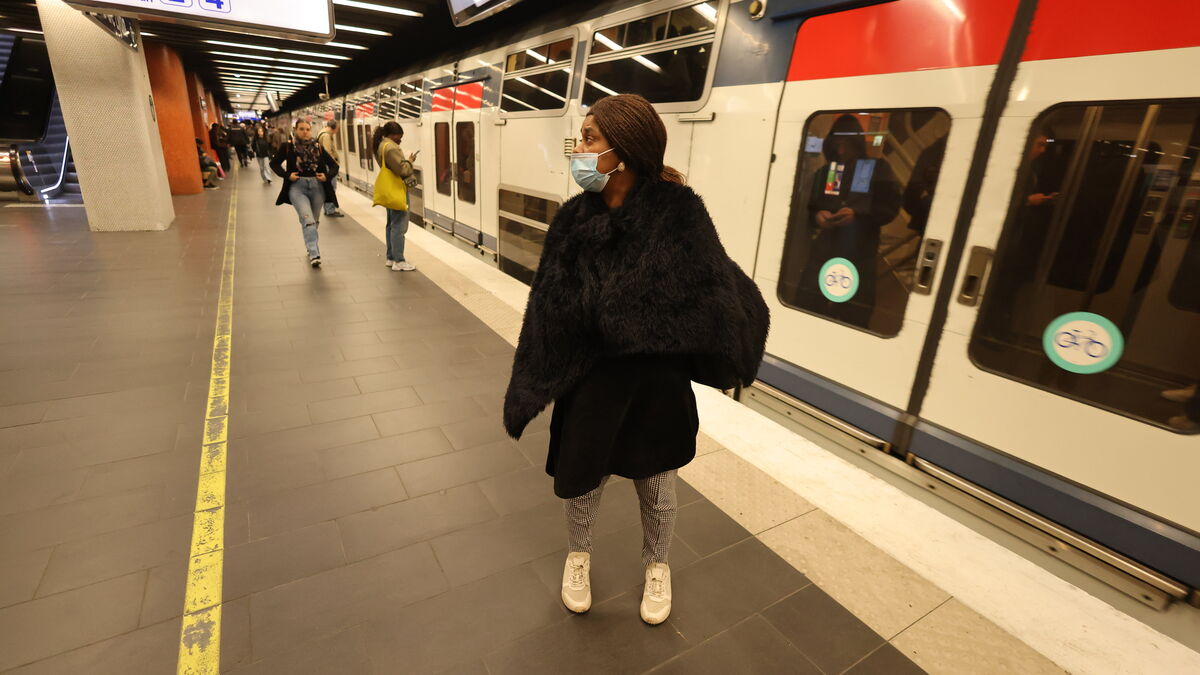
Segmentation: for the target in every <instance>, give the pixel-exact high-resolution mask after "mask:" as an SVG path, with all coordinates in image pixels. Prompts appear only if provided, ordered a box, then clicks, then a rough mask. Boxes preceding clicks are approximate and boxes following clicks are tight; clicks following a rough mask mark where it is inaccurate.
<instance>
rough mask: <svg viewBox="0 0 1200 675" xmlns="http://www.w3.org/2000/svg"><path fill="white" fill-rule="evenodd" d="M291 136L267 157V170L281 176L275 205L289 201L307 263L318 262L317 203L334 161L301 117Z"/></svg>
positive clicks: (333, 169)
mask: <svg viewBox="0 0 1200 675" xmlns="http://www.w3.org/2000/svg"><path fill="white" fill-rule="evenodd" d="M293 135H294V137H295V140H294V141H292V142H290V143H284V144H283V145H282V146H280V148H279V151H278V152H276V153H275V157H273V158H272V159H271V170H272V171H274V172H275V174H276V175H278V176H279V177H280V178H282V179H284V180H283V187H282V188H280V189H279V198H278V199H276V200H275V205H276V206H278V205H280V204H291V205H292V207H293V208H295V209H296V215H297V216H298V217H299V218H300V229H301V232H302V233H303V234H304V246H305V248H307V249H308V263H309V264H310V265H312V266H313V267H320V266H321V249H320V248H319V247H318V246H317V226H318V225H319V224H320V222H321V205H322V204H324V203H325V200H326V199H328V197H329V193H330V185H331V183H332V180H331V179H332V178H333V177H334V176H336V175H337V171H338V165H337V162H335V161H333V158H332V157H330V156H329V154H328V153H326V152H325V151H324V150H322V149H321V146H319V145H317V142H316V141H315V140H313V137H312V127H311V126H310V125H309V123H308V122H306V121H304V120H298V121H297V122H296V128H295V129H294V130H293Z"/></svg>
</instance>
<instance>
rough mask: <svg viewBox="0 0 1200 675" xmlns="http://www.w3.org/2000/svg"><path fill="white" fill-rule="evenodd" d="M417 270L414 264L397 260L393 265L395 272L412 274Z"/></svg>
mask: <svg viewBox="0 0 1200 675" xmlns="http://www.w3.org/2000/svg"><path fill="white" fill-rule="evenodd" d="M415 269H417V268H415V267H413V266H412V264H411V263H409V262H408V261H406V260H397V261H396V262H394V263H392V271H393V272H411V271H413V270H415Z"/></svg>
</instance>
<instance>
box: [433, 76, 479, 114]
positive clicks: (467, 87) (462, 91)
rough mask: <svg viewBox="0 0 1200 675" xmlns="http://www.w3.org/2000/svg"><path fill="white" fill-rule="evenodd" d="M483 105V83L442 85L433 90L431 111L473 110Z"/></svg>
mask: <svg viewBox="0 0 1200 675" xmlns="http://www.w3.org/2000/svg"><path fill="white" fill-rule="evenodd" d="M482 107H483V83H482V82H470V83H468V84H460V85H458V86H457V87H442V88H441V89H434V90H433V101H432V106H431V109H432V110H433V112H439V111H442V110H452V109H453V110H473V109H479V108H482Z"/></svg>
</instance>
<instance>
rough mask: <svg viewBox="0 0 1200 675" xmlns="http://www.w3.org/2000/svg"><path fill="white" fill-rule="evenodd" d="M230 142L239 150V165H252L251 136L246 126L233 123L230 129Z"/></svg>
mask: <svg viewBox="0 0 1200 675" xmlns="http://www.w3.org/2000/svg"><path fill="white" fill-rule="evenodd" d="M229 143H230V145H232V146H233V149H234V150H235V151H236V152H237V158H238V165H239V166H241V167H243V168H245V167H247V166H250V137H249V136H248V135H247V134H246V128H245V127H244V126H242V125H241V124H235V125H233V128H232V129H230V130H229Z"/></svg>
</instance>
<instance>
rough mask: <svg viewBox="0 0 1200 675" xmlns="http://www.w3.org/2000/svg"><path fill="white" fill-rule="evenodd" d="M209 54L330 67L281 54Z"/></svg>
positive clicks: (328, 64) (212, 52) (329, 65)
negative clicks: (284, 56)
mask: <svg viewBox="0 0 1200 675" xmlns="http://www.w3.org/2000/svg"><path fill="white" fill-rule="evenodd" d="M209 54H216V55H217V56H235V57H237V58H239V59H254V60H255V61H274V62H276V63H296V64H299V65H302V66H318V67H321V68H332V67H333V64H331V63H320V62H318V61H301V60H300V59H285V58H283V57H282V56H259V55H258V54H239V53H237V52H218V51H210V52H209Z"/></svg>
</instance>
